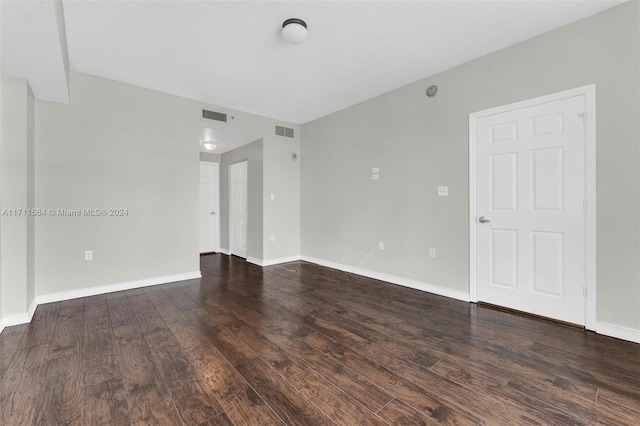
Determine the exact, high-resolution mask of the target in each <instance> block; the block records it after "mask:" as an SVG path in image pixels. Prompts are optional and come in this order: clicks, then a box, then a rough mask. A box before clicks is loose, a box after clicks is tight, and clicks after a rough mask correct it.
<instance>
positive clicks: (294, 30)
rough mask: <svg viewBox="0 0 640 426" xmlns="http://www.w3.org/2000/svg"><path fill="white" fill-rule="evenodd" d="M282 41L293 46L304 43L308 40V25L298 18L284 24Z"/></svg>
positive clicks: (290, 19)
mask: <svg viewBox="0 0 640 426" xmlns="http://www.w3.org/2000/svg"><path fill="white" fill-rule="evenodd" d="M282 39H283V40H284V41H286V42H287V43H291V44H300V43H302V42H303V41H305V40H306V39H307V23H306V22H304V21H303V20H302V19H298V18H289V19H287V20H286V21H284V22H283V23H282Z"/></svg>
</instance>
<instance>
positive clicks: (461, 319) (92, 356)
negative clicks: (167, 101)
mask: <svg viewBox="0 0 640 426" xmlns="http://www.w3.org/2000/svg"><path fill="white" fill-rule="evenodd" d="M201 262H202V272H203V278H202V279H200V280H191V281H184V282H179V283H173V284H166V285H161V286H155V287H147V288H144V289H136V290H129V291H123V292H118V293H111V294H107V295H102V296H94V297H87V298H83V299H75V300H69V301H65V302H59V303H51V304H47V305H41V306H39V307H38V309H37V311H36V314H35V316H34V318H33V321H32V322H31V323H30V324H25V325H20V326H14V327H8V328H6V329H5V330H4V332H3V333H2V334H1V335H0V378H1V379H2V384H1V386H0V424H1V425H21V424H47V425H59V424H84V425H128V424H141V425H152V424H160V425H165V424H166V425H182V424H185V425H234V424H235V425H244V424H254V425H270V424H283V423H284V424H291V425H316V424H339V425H378V424H380V425H384V424H389V425H431V424H444V425H478V424H486V425H529V424H546V425H570V424H571V425H573V424H604V425H620V424H623V425H639V424H640V345H638V344H633V343H629V342H624V341H621V340H616V339H612V338H607V337H603V336H599V335H596V334H593V333H588V332H587V333H585V332H583V331H580V330H577V329H574V328H570V327H566V326H563V325H560V324H554V323H551V322H546V321H543V320H539V319H535V318H528V317H523V316H518V315H515V314H512V313H507V312H501V311H497V310H493V309H490V308H486V307H482V306H476V305H473V304H467V303H463V302H459V301H455V300H451V299H447V298H444V297H439V296H434V295H431V294H428V293H422V292H419V291H415V290H411V289H408V288H404V287H399V286H395V285H391V284H386V283H382V282H379V281H375V280H371V279H367V278H363V277H358V276H354V275H348V274H346V273H344V272H340V271H336V270H331V269H326V268H323V267H320V266H316V265H312V264H308V263H304V262H293V263H289V264H286V265H283V266H272V267H267V268H264V269H262V268H260V267H257V266H254V265H251V264H248V263H245V262H244V261H243V260H240V259H238V258H232V257H228V256H224V255H219V254H218V255H211V256H204V257H202V258H201Z"/></svg>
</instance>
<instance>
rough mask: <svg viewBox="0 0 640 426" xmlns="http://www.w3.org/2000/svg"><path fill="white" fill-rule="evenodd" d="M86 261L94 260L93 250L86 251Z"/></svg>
mask: <svg viewBox="0 0 640 426" xmlns="http://www.w3.org/2000/svg"><path fill="white" fill-rule="evenodd" d="M84 260H93V250H85V251H84Z"/></svg>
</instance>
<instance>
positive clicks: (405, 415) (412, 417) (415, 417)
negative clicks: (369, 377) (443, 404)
mask: <svg viewBox="0 0 640 426" xmlns="http://www.w3.org/2000/svg"><path fill="white" fill-rule="evenodd" d="M378 416H379V417H380V418H382V419H384V421H386V422H387V423H388V424H390V425H398V426H400V425H414V426H427V425H435V424H438V423H436V421H435V420H433V419H431V418H429V417H427V416H425V415H423V414H421V413H419V412H418V411H416V410H414V409H413V408H411V407H409V406H408V405H407V404H405V403H404V402H402V401H400V400H399V399H394V400H393V401H390V402H389V403H388V404H387V405H385V406H384V407H382V409H380V411H378Z"/></svg>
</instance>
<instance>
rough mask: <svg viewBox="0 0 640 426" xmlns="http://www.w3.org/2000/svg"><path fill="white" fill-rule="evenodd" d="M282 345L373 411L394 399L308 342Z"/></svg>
mask: <svg viewBox="0 0 640 426" xmlns="http://www.w3.org/2000/svg"><path fill="white" fill-rule="evenodd" d="M282 345H283V347H284V349H285V350H287V351H289V352H291V353H293V354H295V355H296V356H297V357H298V358H300V359H304V360H305V361H306V362H307V363H308V364H309V367H310V368H313V369H314V370H315V371H317V372H318V373H320V374H321V375H322V376H323V377H324V378H325V379H327V380H329V381H330V382H331V383H333V384H334V385H335V386H337V387H338V388H340V389H341V390H343V391H344V392H345V393H346V394H347V395H349V396H350V397H351V398H353V399H355V400H356V401H358V402H359V403H360V404H362V405H363V406H365V407H366V408H368V409H369V410H371V411H373V412H376V411H378V410H379V409H380V408H382V407H383V406H384V405H386V404H387V403H388V402H389V401H391V400H392V399H393V396H392V395H391V394H389V393H388V392H386V391H385V390H384V389H382V388H380V387H379V386H377V385H375V384H373V383H372V382H370V381H368V380H367V379H365V378H364V377H362V376H360V375H358V374H357V373H355V372H354V371H353V370H351V369H349V368H347V367H345V366H344V365H342V364H340V363H339V362H337V361H336V360H334V359H333V358H331V357H330V356H328V355H325V354H324V353H322V352H320V351H318V350H316V349H315V348H313V347H312V346H311V345H309V344H307V343H306V342H303V341H296V340H294V341H290V342H282Z"/></svg>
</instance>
